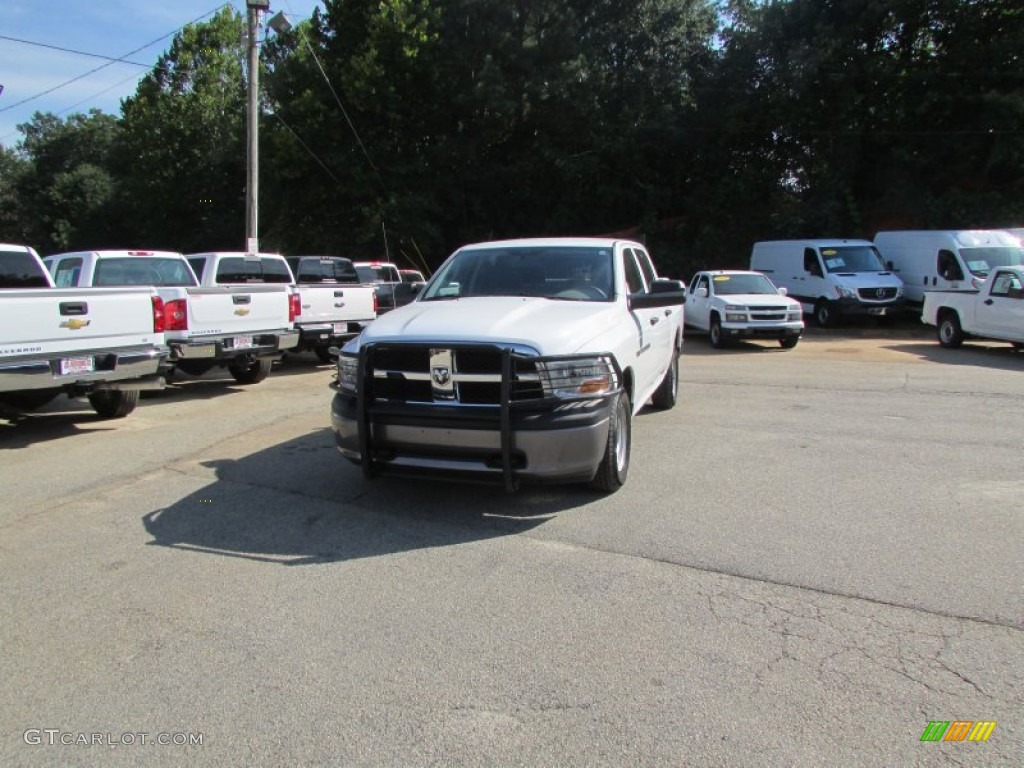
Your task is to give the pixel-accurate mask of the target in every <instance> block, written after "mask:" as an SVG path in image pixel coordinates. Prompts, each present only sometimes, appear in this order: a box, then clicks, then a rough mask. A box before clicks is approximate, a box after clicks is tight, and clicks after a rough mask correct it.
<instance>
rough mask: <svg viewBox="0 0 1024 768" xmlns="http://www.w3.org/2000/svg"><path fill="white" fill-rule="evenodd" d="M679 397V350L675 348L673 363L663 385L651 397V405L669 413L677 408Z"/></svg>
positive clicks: (669, 365) (666, 372)
mask: <svg viewBox="0 0 1024 768" xmlns="http://www.w3.org/2000/svg"><path fill="white" fill-rule="evenodd" d="M678 397H679V350H678V349H677V348H676V347H675V346H673V348H672V361H671V362H670V363H669V364H668V370H667V371H665V378H663V379H662V380H661V384H659V385H658V388H657V389H656V390H654V394H653V395H651V405H653V406H654V407H655V408H658V409H660V410H662V411H667V410H669V409H670V408H673V407H675V404H676V400H677V399H678Z"/></svg>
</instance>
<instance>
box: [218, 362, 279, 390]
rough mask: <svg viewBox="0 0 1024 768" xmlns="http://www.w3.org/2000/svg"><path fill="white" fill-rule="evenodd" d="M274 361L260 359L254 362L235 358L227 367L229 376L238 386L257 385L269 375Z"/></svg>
mask: <svg viewBox="0 0 1024 768" xmlns="http://www.w3.org/2000/svg"><path fill="white" fill-rule="evenodd" d="M273 364H274V361H273V360H272V359H271V358H269V357H260V358H257V359H255V360H249V359H246V358H244V357H243V358H236V359H235V360H233V361H232V363H231V365H230V366H228V370H229V371H230V372H231V375H232V376H234V377H235V381H237V382H238V383H239V384H259V383H260V382H261V381H263V380H264V379H265V378H267V376H269V375H270V368H271V366H272V365H273Z"/></svg>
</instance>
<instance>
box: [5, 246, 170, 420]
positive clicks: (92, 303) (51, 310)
mask: <svg viewBox="0 0 1024 768" xmlns="http://www.w3.org/2000/svg"><path fill="white" fill-rule="evenodd" d="M163 323H164V306H163V302H162V301H161V299H160V297H159V296H157V295H156V293H155V292H154V291H153V289H152V288H109V289H102V290H95V291H92V290H90V291H84V290H80V289H77V288H76V289H67V288H63V289H62V288H55V287H54V284H53V280H52V279H51V278H50V274H49V273H48V272H47V271H46V268H45V267H44V266H43V263H42V261H41V260H40V258H39V255H38V254H37V253H36V252H35V251H34V250H33V249H32V248H29V247H28V246H24V245H0V403H2V404H3V405H4V406H6V407H7V408H9V409H12V410H15V411H30V410H34V409H35V408H39V407H41V406H43V405H45V404H46V403H48V402H49V401H50V400H52V399H53V398H55V397H57V396H58V395H60V394H61V393H64V394H66V395H68V397H83V396H85V397H88V398H89V403H90V404H91V405H92V407H93V409H94V410H95V411H96V412H97V413H98V414H99V415H100V416H103V417H104V418H120V417H122V416H127V415H128V414H129V413H131V412H132V411H133V410H134V409H135V406H136V405H137V404H138V401H139V391H140V390H142V389H161V388H163V385H164V381H163V378H162V377H161V375H160V368H161V366H162V364H163V361H164V360H165V359H166V357H167V347H166V346H165V345H164V339H163Z"/></svg>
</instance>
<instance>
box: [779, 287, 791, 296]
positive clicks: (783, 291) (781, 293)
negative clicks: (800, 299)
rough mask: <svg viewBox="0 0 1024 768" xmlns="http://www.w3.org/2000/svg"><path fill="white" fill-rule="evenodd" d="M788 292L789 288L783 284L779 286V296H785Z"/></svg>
mask: <svg viewBox="0 0 1024 768" xmlns="http://www.w3.org/2000/svg"><path fill="white" fill-rule="evenodd" d="M788 294H789V289H788V288H787V287H786V286H784V285H783V286H782V287H781V288H779V296H787V295H788Z"/></svg>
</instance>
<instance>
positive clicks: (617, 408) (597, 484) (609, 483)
mask: <svg viewBox="0 0 1024 768" xmlns="http://www.w3.org/2000/svg"><path fill="white" fill-rule="evenodd" d="M632 415H633V409H632V406H631V404H630V402H629V393H628V392H622V393H620V394H619V396H618V397H617V398H615V404H614V405H613V406H612V417H611V421H610V422H609V424H608V439H607V442H606V443H605V447H604V457H603V458H602V459H601V463H600V464H599V465H598V467H597V474H596V475H594V479H593V480H591V485H592V486H593V487H594V488H596V489H597V490H599V491H601V492H602V493H614V492H615V491H617V490H619V488H621V487H622V484H623V483H625V482H626V475H627V474H628V473H629V442H630V441H629V439H630V433H631V429H630V418H631V417H632Z"/></svg>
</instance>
